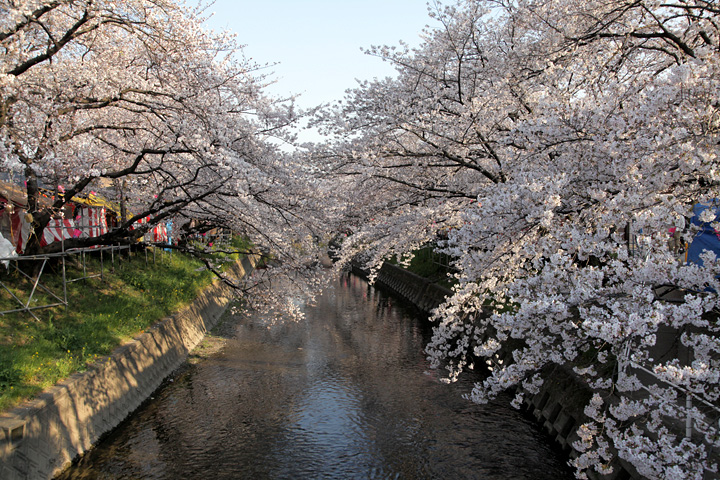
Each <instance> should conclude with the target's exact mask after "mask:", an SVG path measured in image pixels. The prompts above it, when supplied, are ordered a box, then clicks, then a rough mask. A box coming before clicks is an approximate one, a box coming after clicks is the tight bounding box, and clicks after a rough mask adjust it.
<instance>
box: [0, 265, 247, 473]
mask: <svg viewBox="0 0 720 480" xmlns="http://www.w3.org/2000/svg"><path fill="white" fill-rule="evenodd" d="M255 261H256V260H255V258H248V257H245V258H243V259H242V261H240V262H238V263H237V264H235V265H234V266H233V267H232V268H231V270H230V272H229V273H230V276H231V277H234V278H242V277H244V276H245V275H247V274H249V273H250V272H251V271H252V270H253V268H254V266H255ZM232 296H233V292H232V289H231V288H230V287H228V286H227V285H225V284H223V283H221V282H219V281H218V282H216V283H214V284H213V285H212V286H210V287H209V288H207V289H206V290H205V291H203V293H202V294H201V295H200V296H199V297H198V298H197V299H196V300H195V301H194V302H193V303H192V305H190V306H188V307H187V308H185V309H183V310H182V311H181V312H179V313H177V314H175V315H173V316H172V317H169V318H166V319H165V320H163V321H161V322H159V323H158V324H156V325H154V326H153V327H151V328H150V329H148V330H147V331H145V332H144V333H142V334H141V335H139V336H138V337H136V338H135V339H134V340H132V341H131V342H128V343H127V344H125V345H122V346H121V347H119V348H117V349H116V350H115V351H114V352H113V354H112V355H111V356H109V357H108V358H105V359H102V360H100V361H98V362H96V363H95V364H93V365H92V366H91V367H89V369H88V370H87V371H85V372H82V373H77V374H75V375H72V376H71V377H69V378H68V379H67V380H65V381H63V382H61V383H59V384H57V385H55V386H54V387H52V388H51V389H49V390H47V391H45V392H44V393H42V394H41V395H39V396H38V397H36V398H35V399H34V400H32V401H30V402H27V403H25V404H23V405H21V406H20V407H18V408H15V409H13V410H11V411H9V412H6V413H3V414H2V415H0V478H1V479H3V480H31V479H48V478H52V477H53V476H54V475H56V474H58V473H60V472H61V471H62V470H63V469H64V468H66V467H67V465H68V464H69V463H70V462H71V461H72V460H73V459H74V458H75V457H77V456H78V455H81V454H82V453H84V452H86V451H87V450H88V449H89V448H90V447H91V446H92V445H93V444H94V443H95V442H97V440H98V439H99V438H100V437H101V436H102V435H103V434H105V433H107V432H109V431H110V430H112V429H113V428H115V427H116V426H117V425H118V424H119V423H120V422H121V421H123V420H124V419H125V418H126V417H127V416H128V415H129V414H130V413H131V412H132V411H134V410H135V409H136V408H137V407H139V406H140V404H141V403H142V402H143V401H144V400H145V399H147V398H148V397H149V396H150V395H151V394H152V392H154V391H155V390H156V389H157V388H158V387H159V386H160V384H161V382H162V381H163V379H165V378H166V377H167V376H168V375H169V374H170V373H172V372H173V370H175V369H176V368H178V367H179V366H180V365H181V364H182V363H183V362H184V361H185V359H186V358H187V355H188V353H189V352H190V351H191V350H192V349H193V348H194V347H195V346H196V345H197V344H198V343H200V341H201V340H202V339H203V338H204V336H205V334H206V333H207V332H208V331H209V330H210V329H211V328H212V327H213V326H214V325H215V323H216V322H217V320H218V319H219V318H220V316H221V315H222V314H223V312H224V311H225V309H226V308H227V306H228V304H229V302H230V300H231V298H232Z"/></svg>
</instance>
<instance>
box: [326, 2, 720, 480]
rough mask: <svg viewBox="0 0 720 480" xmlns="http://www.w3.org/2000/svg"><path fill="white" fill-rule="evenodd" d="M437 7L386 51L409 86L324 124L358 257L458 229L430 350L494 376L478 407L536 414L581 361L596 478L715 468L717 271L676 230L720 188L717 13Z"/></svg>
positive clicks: (632, 5) (379, 93)
mask: <svg viewBox="0 0 720 480" xmlns="http://www.w3.org/2000/svg"><path fill="white" fill-rule="evenodd" d="M431 13H432V15H433V16H434V17H435V19H436V20H437V23H438V26H437V27H436V28H433V29H430V30H428V31H427V32H426V35H425V42H424V43H423V44H422V45H421V46H420V47H419V48H417V49H414V50H410V49H407V48H400V49H392V48H388V47H380V48H375V49H372V50H371V51H370V53H371V54H374V55H377V56H379V57H382V58H383V59H385V60H387V61H390V62H392V63H393V64H394V65H395V66H396V67H397V70H398V78H397V79H396V80H385V81H375V82H372V83H367V84H364V85H361V87H360V88H358V89H356V90H354V91H353V92H351V93H350V94H349V96H348V97H347V99H346V101H345V102H344V103H343V104H341V105H339V106H337V107H336V108H335V109H334V110H331V111H328V112H326V113H325V114H324V116H323V117H322V118H320V119H319V122H320V123H321V124H323V125H326V126H327V128H328V129H330V130H331V131H334V132H335V133H337V134H338V135H340V136H339V137H338V138H339V140H338V141H337V142H336V143H335V144H333V145H332V146H328V147H327V148H326V150H325V152H324V156H323V158H324V159H325V161H329V160H328V159H333V162H332V167H330V168H332V169H334V171H336V172H337V173H342V174H346V175H347V178H348V179H356V183H355V184H356V185H357V192H358V194H359V195H361V197H360V198H358V199H356V202H358V203H359V202H365V203H366V208H365V210H363V211H365V212H367V213H365V215H364V217H363V218H361V219H359V220H360V221H359V222H357V225H356V233H355V235H353V237H355V238H354V239H353V240H351V241H348V242H346V243H345V246H344V255H343V259H344V260H345V261H348V260H349V259H350V258H352V257H353V256H354V255H356V254H357V253H358V252H360V251H362V250H370V251H371V252H373V255H372V256H370V257H369V258H370V262H371V266H373V267H374V268H377V266H378V265H379V264H380V263H381V262H382V260H383V259H384V258H386V257H387V256H388V255H393V254H394V255H402V254H405V253H408V252H409V250H410V249H412V248H414V247H415V246H417V244H418V243H421V242H424V241H427V240H430V239H432V238H433V237H434V236H435V235H436V234H437V233H438V232H440V231H441V230H442V229H447V228H451V230H450V233H449V238H448V240H447V242H445V243H444V244H443V251H444V252H446V253H448V254H450V255H452V256H453V257H454V258H455V259H456V260H455V263H454V266H455V268H456V269H457V272H458V273H457V274H456V275H455V277H456V280H457V285H456V287H455V288H454V291H453V296H452V297H451V298H449V299H448V300H447V301H446V302H445V303H444V304H443V305H441V306H440V307H439V308H438V309H437V310H436V312H435V314H434V319H435V321H436V322H437V325H436V327H435V328H434V336H433V339H432V340H431V342H430V344H429V346H428V353H429V355H430V358H431V359H432V361H433V363H434V364H435V365H436V366H441V365H443V366H445V367H446V368H447V369H448V380H450V381H452V380H454V379H455V378H457V376H458V375H459V374H460V373H461V372H462V371H463V370H464V369H466V368H468V367H470V366H473V365H474V364H475V363H476V362H477V361H478V360H480V361H481V362H487V363H489V364H490V366H491V369H492V372H491V374H490V375H489V376H488V377H487V378H486V379H485V380H484V381H482V382H480V383H478V384H477V385H476V387H475V389H474V391H473V393H472V395H471V397H472V399H473V400H475V401H478V402H484V401H487V400H488V399H489V398H491V397H493V396H495V395H497V394H498V393H499V392H501V391H504V390H507V389H509V388H516V387H517V388H518V390H517V392H519V393H518V394H517V398H516V400H515V401H516V402H517V403H518V404H519V402H520V401H521V400H522V397H523V395H527V394H533V393H535V392H537V391H538V389H539V388H540V387H541V385H542V383H543V381H544V380H545V377H546V375H547V374H548V373H547V372H549V371H551V370H552V369H551V368H550V367H552V366H560V367H562V368H565V369H572V370H573V371H574V374H575V375H576V376H577V377H578V378H580V379H581V380H582V381H583V382H585V384H586V385H587V386H588V388H589V389H590V390H591V391H592V392H594V393H593V395H592V397H591V401H590V402H589V404H588V406H587V408H586V411H585V413H586V415H587V416H588V421H587V422H586V423H585V424H583V425H582V426H581V428H580V429H579V430H578V435H579V440H578V441H577V442H576V444H575V447H576V450H577V451H578V452H579V456H578V457H577V459H575V460H574V463H575V465H576V467H577V469H578V476H579V477H584V476H586V475H588V474H590V473H600V474H602V473H608V472H610V471H612V469H613V468H614V465H615V462H614V459H615V457H619V458H622V459H623V460H624V461H626V462H628V463H629V464H631V465H632V466H633V467H634V468H635V469H636V471H637V472H638V473H639V474H640V475H642V476H645V477H648V478H703V476H704V475H705V474H706V473H707V472H708V471H715V470H716V466H715V465H714V464H715V463H716V460H715V459H714V458H713V449H714V448H717V446H719V445H718V439H719V438H720V437H718V433H719V432H718V429H717V418H718V415H717V413H716V412H717V409H716V407H714V405H716V404H717V400H718V396H719V395H720V389H719V385H718V379H719V378H718V373H719V370H718V353H719V352H718V348H719V345H718V343H717V333H718V332H717V326H716V321H717V312H718V296H717V292H718V291H720V290H719V287H720V285H719V284H718V280H717V278H718V274H719V273H720V271H719V268H720V266H719V265H718V263H717V260H716V258H715V257H714V255H713V254H712V253H708V254H706V255H705V256H704V257H703V259H704V264H703V266H702V267H701V266H699V265H697V264H687V263H686V262H684V261H683V260H682V258H680V256H679V255H678V251H677V250H676V249H675V248H674V247H673V246H672V244H673V242H670V238H669V229H670V228H678V231H679V232H680V231H682V232H683V233H682V240H683V241H684V243H691V242H692V240H693V234H694V232H693V230H692V229H691V228H685V229H683V226H685V225H686V224H687V223H688V222H687V220H689V219H690V217H691V216H692V215H693V206H694V205H696V204H709V203H710V202H712V201H713V199H715V198H718V194H719V193H720V192H719V188H718V185H719V184H718V180H720V179H719V178H718V140H719V139H718V126H719V124H718V118H719V117H718V113H719V112H718V108H719V107H720V105H718V99H717V92H718V91H719V90H718V74H719V73H720V70H719V69H718V67H719V64H718V61H719V60H720V55H719V53H720V50H719V47H720V32H719V31H718V25H719V24H718V22H719V21H720V16H719V15H718V14H720V11H718V9H717V7H716V5H715V4H714V3H713V2H708V1H703V0H687V1H685V0H679V1H677V2H674V1H671V2H660V1H657V2H656V1H643V0H633V1H630V0H612V1H602V2H600V1H597V2H596V1H589V2H574V1H565V0H513V1H511V0H508V1H505V0H497V1H490V0H488V1H482V0H476V1H464V2H460V3H459V4H458V5H457V6H454V7H443V6H441V5H439V4H438V3H435V4H433V5H432V10H431ZM342 135H345V138H343V137H342ZM330 168H328V171H330ZM347 181H350V180H347ZM366 186H369V187H370V188H366ZM388 187H389V188H388ZM713 214H714V209H708V210H706V214H704V216H703V217H702V218H700V221H701V222H706V223H707V222H709V223H712V222H714V221H715V219H714V215H713ZM713 226H714V227H715V228H716V229H717V230H720V228H718V225H717V224H714V223H713ZM351 238H352V237H351ZM636 239H640V241H639V243H637V242H636V241H635V240H636ZM636 243H637V244H636ZM674 245H676V243H674ZM662 285H672V286H673V288H675V289H676V290H675V291H676V292H679V293H681V294H682V301H680V302H675V303H673V302H668V301H665V300H663V298H662V297H661V296H660V295H659V292H660V289H659V288H658V287H659V286H662ZM504 352H509V353H510V356H509V358H511V359H512V361H510V362H506V363H500V361H499V360H498V359H499V358H500V357H501V356H504V355H502V354H503V353H504ZM648 372H650V373H648ZM687 398H689V399H690V402H687V401H686V399H687ZM688 416H690V418H691V423H692V425H693V430H692V432H691V433H689V434H686V433H685V431H684V430H682V429H679V428H678V426H677V424H678V423H679V422H685V419H686V418H687V417H688Z"/></svg>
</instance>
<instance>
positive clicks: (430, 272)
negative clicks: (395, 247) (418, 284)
mask: <svg viewBox="0 0 720 480" xmlns="http://www.w3.org/2000/svg"><path fill="white" fill-rule="evenodd" d="M413 254H414V256H413V258H412V260H410V264H409V265H407V266H404V265H399V264H398V262H397V260H396V259H395V257H392V258H390V259H388V262H389V263H392V264H393V265H398V266H402V267H403V268H405V269H406V270H409V271H411V272H412V273H414V274H416V275H419V276H421V277H423V278H427V279H428V280H430V281H431V282H434V283H437V284H438V285H440V286H442V287H445V288H452V286H453V285H454V284H455V283H456V281H455V279H454V278H451V277H448V270H449V269H448V268H447V267H445V266H442V265H440V264H439V263H438V262H437V261H436V255H434V254H433V247H432V246H427V247H423V248H421V249H419V250H415V251H414V252H413Z"/></svg>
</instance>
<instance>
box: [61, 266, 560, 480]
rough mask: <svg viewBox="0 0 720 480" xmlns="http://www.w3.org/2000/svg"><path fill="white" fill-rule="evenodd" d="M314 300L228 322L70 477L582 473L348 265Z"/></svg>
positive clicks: (530, 475) (400, 307)
mask: <svg viewBox="0 0 720 480" xmlns="http://www.w3.org/2000/svg"><path fill="white" fill-rule="evenodd" d="M303 308H304V311H305V312H306V319H305V320H303V321H300V322H289V323H281V324H273V323H271V322H269V321H267V319H264V318H262V317H259V316H255V317H249V318H247V317H234V318H229V319H226V320H225V322H223V324H222V326H221V328H220V329H219V330H216V331H214V332H213V338H215V339H216V340H217V341H219V342H221V343H222V348H214V347H213V348H209V349H208V351H207V352H205V353H202V354H200V355H198V354H196V355H197V357H196V359H202V361H199V362H196V363H194V364H193V363H190V364H189V365H187V366H185V367H184V368H183V369H181V370H179V371H178V372H176V373H175V374H174V375H173V377H172V378H171V379H169V380H168V381H166V382H165V384H164V386H163V387H162V388H161V389H159V390H158V391H157V392H156V393H155V394H154V398H153V399H152V400H150V401H148V402H146V403H145V404H144V405H143V407H141V408H140V409H138V410H137V411H136V412H135V413H134V414H133V415H132V416H131V417H130V418H129V419H127V420H126V421H125V422H124V423H123V424H122V425H121V426H120V427H118V428H117V429H116V430H115V431H113V432H112V433H111V434H110V435H108V436H107V437H106V438H105V439H104V440H103V441H102V442H101V443H100V444H99V445H98V446H97V448H95V449H94V450H93V451H91V452H90V453H89V454H87V455H86V456H85V457H83V458H82V459H81V460H80V461H79V462H78V463H77V464H76V465H74V466H73V467H71V468H70V469H69V470H67V471H66V472H65V473H64V474H63V475H62V476H61V477H59V478H62V479H109V478H112V479H135V478H153V479H175V478H193V479H194V478H227V479H230V478H233V479H234V478H252V479H295V478H338V479H345V478H358V479H366V478H367V479H372V478H378V479H387V478H398V479H435V478H437V479H464V478H467V479H503V480H505V479H537V480H542V479H553V480H556V479H560V480H562V479H570V478H573V475H572V473H571V471H570V469H569V467H567V465H566V462H567V459H566V458H565V457H564V456H563V455H562V453H560V452H558V451H557V450H556V449H555V448H554V447H553V446H552V445H551V444H550V443H549V440H548V438H547V437H546V436H545V435H544V434H543V433H542V432H541V431H540V430H539V429H538V427H537V426H536V425H535V424H534V423H533V422H532V421H531V420H530V419H529V418H527V417H526V416H524V415H523V414H522V413H521V412H518V411H516V410H514V409H512V408H511V407H509V401H508V400H509V399H507V398H503V399H500V400H499V401H497V402H494V403H491V404H489V405H474V404H472V403H470V402H468V401H467V400H464V399H463V398H462V397H461V395H462V393H463V392H467V391H469V389H470V388H471V387H472V379H471V378H464V379H462V380H461V381H459V382H457V383H454V384H452V385H445V384H441V383H440V382H439V381H438V376H437V372H436V371H433V370H430V369H429V367H428V363H427V361H426V359H425V354H424V346H425V344H426V342H427V340H428V336H429V333H430V332H429V327H428V326H427V325H425V324H423V322H421V321H420V320H419V319H418V317H416V316H414V315H413V314H412V312H411V311H410V310H408V309H406V308H405V307H404V306H403V305H402V304H401V303H400V302H397V301H395V300H394V299H393V298H391V297H389V296H387V295H385V294H384V293H383V292H381V291H378V290H376V289H375V288H372V287H369V286H368V285H367V283H365V282H364V281H363V280H361V279H359V278H358V277H355V276H345V277H343V278H341V279H340V280H339V281H338V282H336V283H335V284H333V285H332V286H331V287H330V288H328V290H327V291H326V292H325V293H324V294H323V295H322V296H321V297H320V298H319V299H318V300H317V302H316V304H315V305H312V306H311V305H305V306H304V307H303ZM212 341H213V340H212V339H211V342H212ZM216 346H217V345H215V347H216Z"/></svg>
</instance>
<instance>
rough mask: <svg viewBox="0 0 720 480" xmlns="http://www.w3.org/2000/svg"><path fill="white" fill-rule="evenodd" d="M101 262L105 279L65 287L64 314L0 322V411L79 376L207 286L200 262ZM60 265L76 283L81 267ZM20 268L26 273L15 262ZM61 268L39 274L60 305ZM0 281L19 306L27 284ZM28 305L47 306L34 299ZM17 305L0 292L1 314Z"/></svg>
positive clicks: (90, 266)
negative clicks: (79, 373)
mask: <svg viewBox="0 0 720 480" xmlns="http://www.w3.org/2000/svg"><path fill="white" fill-rule="evenodd" d="M108 257H109V255H106V256H105V268H104V270H105V271H104V279H100V278H90V279H86V280H80V281H76V282H73V283H69V284H68V307H67V308H64V307H62V306H58V307H52V308H49V309H42V310H34V312H35V315H37V316H38V318H39V321H38V320H36V319H35V318H33V317H32V316H31V315H29V314H28V313H26V312H19V313H12V314H5V315H0V411H2V410H6V409H8V408H11V407H13V406H15V405H17V404H18V403H20V402H21V401H22V400H24V399H27V398H31V397H33V396H34V395H36V394H37V393H39V392H40V391H42V390H43V389H45V388H47V387H49V386H51V385H53V384H55V383H56V382H58V381H60V380H62V379H64V378H66V377H68V376H69V375H71V374H72V373H74V372H77V371H82V370H84V369H85V368H86V367H87V365H88V364H90V363H92V362H94V361H97V360H99V359H100V358H101V357H103V356H106V355H108V354H109V353H111V352H112V350H113V349H114V348H115V347H117V346H118V345H120V344H121V343H123V342H124V341H127V340H129V339H131V338H133V337H134V336H136V335H137V334H139V333H141V332H142V331H143V330H145V329H146V328H148V327H149V326H151V325H152V324H154V323H155V322H157V321H158V320H160V319H162V318H163V317H165V316H167V315H168V314H170V313H172V312H174V311H177V310H178V309H180V308H181V307H183V306H185V305H187V304H189V303H190V302H191V301H192V300H193V299H194V298H195V297H196V296H197V295H198V293H199V292H200V291H201V290H202V289H203V288H204V287H206V286H207V285H209V284H210V283H211V282H212V280H213V275H212V274H211V273H209V272H207V271H206V270H204V269H202V268H201V262H199V261H197V260H194V259H191V258H189V257H187V256H184V255H182V254H178V253H173V254H172V255H170V254H168V253H167V252H163V254H160V252H159V251H158V252H157V253H156V257H155V262H154V263H153V256H152V254H149V255H148V260H147V263H146V256H145V254H144V253H142V252H139V253H133V254H132V255H130V256H129V257H128V256H127V254H124V255H123V256H122V258H120V259H119V258H118V257H117V256H116V258H115V262H114V267H113V266H112V264H111V262H110V259H109V258H108ZM77 260H79V258H76V262H74V263H75V265H72V266H71V265H70V263H71V262H68V263H67V272H68V277H69V278H78V277H80V276H82V271H83V269H82V265H81V264H78V263H79V262H78V261H77ZM21 267H28V265H27V262H21ZM86 269H87V272H88V274H92V273H99V272H100V261H99V257H98V258H95V257H92V258H91V257H90V256H88V257H87V260H86ZM60 272H61V265H60V264H55V265H51V266H46V268H45V273H43V276H42V281H43V283H45V284H46V285H47V286H48V288H49V289H50V290H51V291H53V292H54V293H55V294H56V295H58V296H60V297H61V298H62V291H63V290H62V282H61V276H60ZM0 281H2V282H3V283H4V284H5V285H6V286H8V287H9V288H10V290H11V291H13V293H14V294H15V295H17V296H18V297H20V298H21V299H23V300H26V299H27V298H28V292H29V291H30V290H31V289H32V284H31V283H30V282H29V281H28V280H27V279H24V278H22V276H20V275H19V274H18V273H17V272H15V273H13V270H12V268H11V269H10V271H6V269H5V268H4V267H2V266H0ZM36 297H37V301H36V302H33V304H31V306H32V305H42V304H43V302H45V304H47V303H51V301H50V300H51V298H50V297H49V296H48V295H47V294H46V293H45V292H42V291H40V292H39V293H36ZM17 307H18V304H17V302H15V301H14V300H12V297H11V296H10V295H9V294H8V293H7V292H6V291H5V289H0V311H4V310H8V309H12V308H17Z"/></svg>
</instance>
